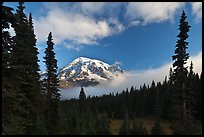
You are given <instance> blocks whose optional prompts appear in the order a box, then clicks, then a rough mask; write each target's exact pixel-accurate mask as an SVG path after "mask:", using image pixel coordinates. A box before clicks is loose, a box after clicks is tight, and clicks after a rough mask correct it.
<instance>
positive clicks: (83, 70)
mask: <svg viewBox="0 0 204 137" xmlns="http://www.w3.org/2000/svg"><path fill="white" fill-rule="evenodd" d="M121 73H124V71H123V70H121V69H120V67H119V66H118V65H116V64H114V65H109V64H107V63H104V62H102V61H100V60H96V59H90V58H85V57H79V58H76V59H75V60H73V61H72V62H71V63H70V64H68V65H67V66H65V67H63V68H62V69H61V70H60V71H59V75H58V76H59V80H60V87H70V86H94V85H98V84H101V83H103V82H107V81H108V80H112V79H113V78H116V77H117V76H118V75H120V74H121Z"/></svg>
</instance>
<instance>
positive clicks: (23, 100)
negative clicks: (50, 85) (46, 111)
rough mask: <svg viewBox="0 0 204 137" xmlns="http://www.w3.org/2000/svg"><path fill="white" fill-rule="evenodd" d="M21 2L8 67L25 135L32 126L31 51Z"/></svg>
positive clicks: (26, 21)
mask: <svg viewBox="0 0 204 137" xmlns="http://www.w3.org/2000/svg"><path fill="white" fill-rule="evenodd" d="M24 8H25V7H24V6H23V2H19V6H18V7H17V10H16V11H17V13H16V14H15V19H16V22H15V24H14V30H15V33H16V35H15V36H14V46H13V48H12V58H11V62H10V67H11V70H12V72H13V76H12V79H13V81H14V84H15V87H16V92H17V96H16V100H18V101H19V103H20V104H19V107H18V110H16V111H17V112H16V114H18V115H19V116H20V117H21V118H19V119H20V122H19V124H20V125H22V126H21V127H22V128H21V130H19V131H21V134H27V131H28V130H27V129H28V128H29V127H31V126H33V121H32V117H33V114H32V112H33V111H32V109H33V104H32V103H33V102H32V100H31V97H30V95H31V94H32V92H33V90H32V82H33V78H32V72H31V68H32V65H33V64H32V63H33V62H32V60H31V59H32V58H31V57H32V51H31V47H32V46H33V45H31V43H30V39H29V34H30V33H29V27H28V20H27V18H26V15H25V14H24Z"/></svg>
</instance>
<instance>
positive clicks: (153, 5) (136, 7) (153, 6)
mask: <svg viewBox="0 0 204 137" xmlns="http://www.w3.org/2000/svg"><path fill="white" fill-rule="evenodd" d="M184 5H185V3H182V2H129V3H128V5H127V11H126V15H127V16H128V17H129V18H131V19H141V21H143V25H145V24H147V23H158V22H161V21H165V20H171V21H172V20H173V17H174V15H175V13H176V11H177V10H178V9H179V8H181V7H183V6H184Z"/></svg>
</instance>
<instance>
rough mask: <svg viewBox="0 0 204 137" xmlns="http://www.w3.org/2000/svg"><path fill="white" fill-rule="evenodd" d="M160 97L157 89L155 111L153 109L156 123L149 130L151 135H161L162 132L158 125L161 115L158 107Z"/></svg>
mask: <svg viewBox="0 0 204 137" xmlns="http://www.w3.org/2000/svg"><path fill="white" fill-rule="evenodd" d="M159 100H160V96H159V89H158V88H157V96H156V101H155V102H156V109H155V115H156V118H155V119H156V122H155V124H154V126H153V128H152V130H151V134H152V135H163V134H164V131H163V129H162V127H161V125H160V115H161V106H160V103H159V102H160V101H159Z"/></svg>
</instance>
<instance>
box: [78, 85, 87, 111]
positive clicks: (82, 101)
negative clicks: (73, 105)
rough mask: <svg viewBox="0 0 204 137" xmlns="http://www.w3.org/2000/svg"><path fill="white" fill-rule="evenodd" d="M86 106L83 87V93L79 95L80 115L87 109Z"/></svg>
mask: <svg viewBox="0 0 204 137" xmlns="http://www.w3.org/2000/svg"><path fill="white" fill-rule="evenodd" d="M86 105H87V104H86V94H85V92H84V88H83V87H81V91H80V93H79V111H80V113H83V112H84V111H85V110H86V108H87V106H86Z"/></svg>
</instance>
